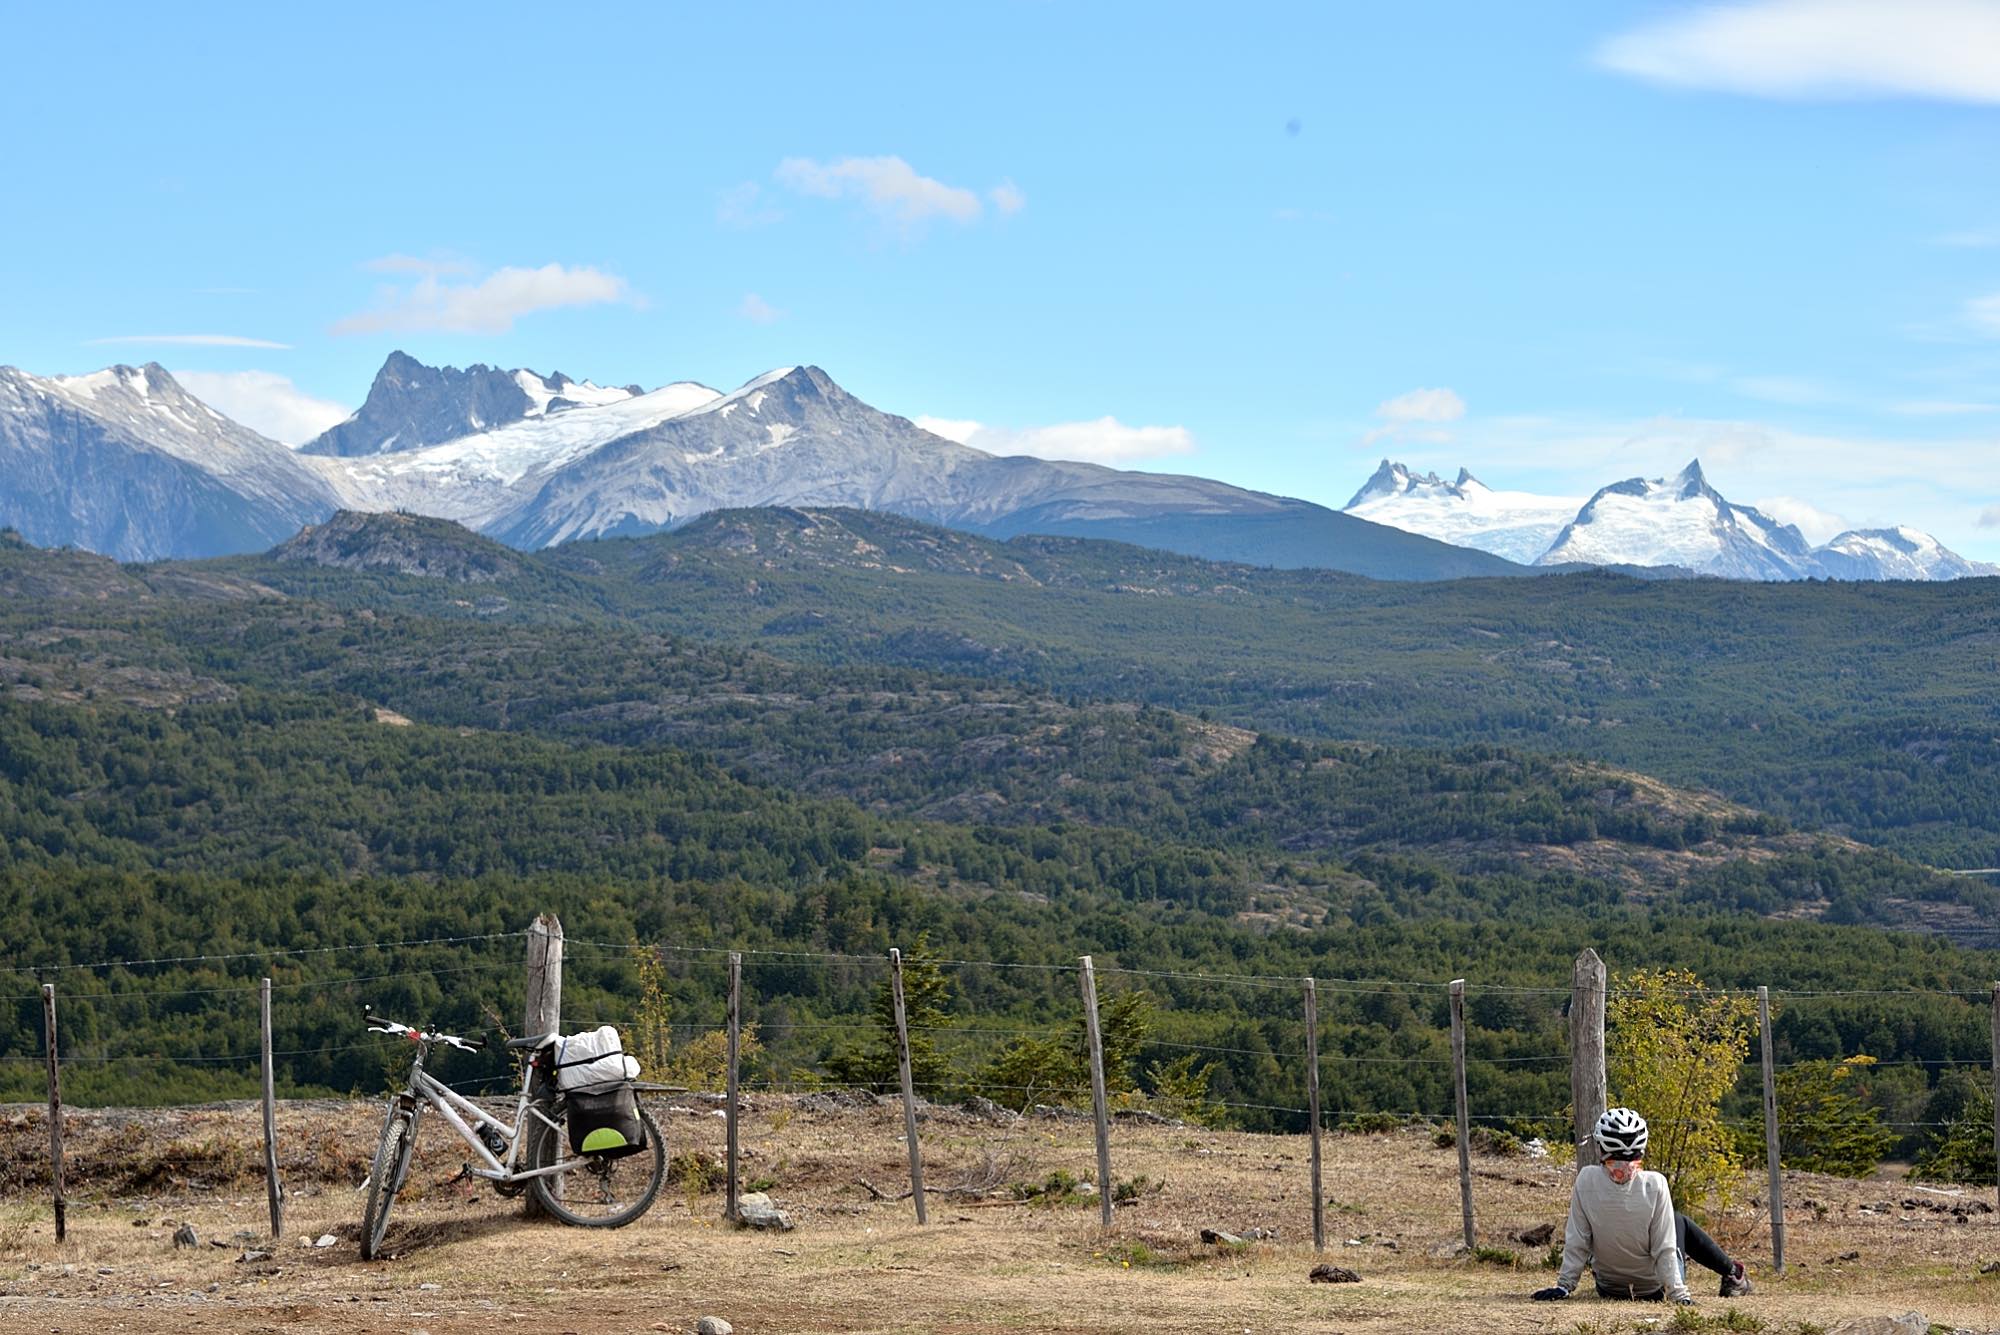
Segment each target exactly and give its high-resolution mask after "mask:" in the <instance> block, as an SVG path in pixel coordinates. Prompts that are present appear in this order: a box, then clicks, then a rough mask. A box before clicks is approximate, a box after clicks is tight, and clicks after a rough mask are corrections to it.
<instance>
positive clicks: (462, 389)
mask: <svg viewBox="0 0 2000 1335" xmlns="http://www.w3.org/2000/svg"><path fill="white" fill-rule="evenodd" d="M641 392H642V391H641V390H640V389H639V387H638V386H637V385H627V386H625V387H623V388H609V389H607V388H605V387H604V386H602V385H593V384H591V383H590V382H589V381H587V380H584V381H577V380H571V379H570V378H569V377H568V376H566V375H564V374H563V373H562V372H561V371H557V372H556V373H555V374H554V375H551V376H541V375H537V374H535V372H533V371H527V370H514V371H501V370H496V369H495V368H493V367H491V366H484V365H473V366H468V367H466V368H465V369H464V370H462V371H461V370H459V369H458V368H457V367H455V366H426V365H424V364H423V363H422V362H420V361H418V360H417V359H416V358H414V357H412V356H410V355H409V354H408V353H405V352H401V351H398V352H392V353H390V354H389V359H388V360H387V361H385V362H383V363H382V369H381V370H380V371H377V372H376V373H375V383H374V384H372V385H370V386H369V387H368V398H367V401H366V402H364V403H363V404H362V405H361V407H360V408H359V409H358V410H356V411H355V413H354V415H353V416H351V417H349V418H348V419H347V420H346V421H344V422H341V423H339V424H338V425H336V426H333V427H331V428H329V429H328V430H326V431H325V432H322V433H321V434H320V435H319V436H317V437H315V438H314V439H312V440H310V441H308V442H306V444H304V445H303V446H301V447H300V452H301V453H304V454H330V455H338V456H351V455H369V454H384V453H387V452H389V451H392V450H414V449H421V448H422V447H424V446H426V445H436V444H439V443H441V442H443V441H447V440H456V439H458V438H459V437H461V436H465V435H469V434H472V433H474V432H480V431H486V430H489V429H492V428H495V427H502V426H505V425H507V424H508V423H510V422H519V421H522V420H524V419H527V418H533V417H547V416H551V415H553V414H556V413H559V412H562V411H564V410H565V409H569V408H577V407H599V406H602V405H604V404H610V403H617V402H618V401H619V400H621V399H629V398H632V397H634V396H635V395H638V394H640V393H641Z"/></svg>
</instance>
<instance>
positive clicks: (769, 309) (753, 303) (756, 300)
mask: <svg viewBox="0 0 2000 1335" xmlns="http://www.w3.org/2000/svg"><path fill="white" fill-rule="evenodd" d="M736 313H737V314H738V315H740V316H742V317H743V318H744V319H746V320H748V321H749V322H750V323H752V324H773V323H775V322H777V321H779V320H782V319H783V318H784V316H785V313H784V312H783V311H781V310H779V309H778V308H777V307H776V306H773V305H772V304H771V303H770V302H768V301H766V300H764V299H763V298H762V297H760V296H758V295H757V294H756V293H755V292H750V293H746V294H745V295H744V297H743V301H742V304H740V305H739V306H737V308H736Z"/></svg>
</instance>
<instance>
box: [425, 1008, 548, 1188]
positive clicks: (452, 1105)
mask: <svg viewBox="0 0 2000 1335" xmlns="http://www.w3.org/2000/svg"><path fill="white" fill-rule="evenodd" d="M430 1047H431V1045H430V1043H429V1042H425V1041H420V1042H418V1044H417V1056H416V1060H415V1061H413V1062H412V1063H411V1064H410V1078H409V1083H408V1084H407V1085H406V1086H405V1087H404V1089H403V1091H402V1093H401V1094H400V1095H398V1096H397V1097H398V1100H399V1101H400V1102H402V1103H404V1104H406V1105H408V1106H410V1107H411V1108H412V1111H413V1112H414V1111H415V1110H416V1105H417V1103H418V1101H419V1100H422V1102H423V1103H426V1104H429V1105H430V1106H431V1107H433V1108H435V1109H437V1111H438V1115H439V1116H441V1117H443V1118H444V1120H445V1122H446V1124H447V1125H449V1126H450V1127H451V1129H452V1130H454V1131H456V1132H457V1133H458V1135H459V1139H461V1140H463V1141H464V1142H465V1143H466V1146H467V1147H468V1148H469V1149H471V1151H472V1152H473V1153H474V1154H476V1155H478V1156H479V1162H480V1164H482V1165H484V1166H483V1167H479V1166H474V1165H472V1164H467V1165H466V1171H468V1172H470V1173H471V1174H472V1175H473V1176H474V1177H481V1178H485V1179H486V1180H487V1181H489V1182H500V1183H509V1184H511V1183H515V1182H526V1181H528V1180H529V1179H530V1178H537V1177H553V1176H555V1175H557V1174H559V1173H566V1172H568V1171H569V1170H570V1169H572V1168H575V1167H577V1166H579V1164H580V1162H581V1161H580V1160H576V1159H569V1160H566V1161H564V1162H562V1163H558V1164H552V1165H550V1166H549V1167H547V1168H527V1169H518V1168H517V1167H516V1165H517V1164H519V1163H520V1161H521V1154H522V1152H523V1151H524V1150H525V1149H526V1148H527V1137H526V1136H525V1135H523V1134H522V1133H523V1132H524V1131H526V1130H527V1129H528V1127H529V1126H530V1125H531V1123H530V1122H529V1120H528V1119H529V1118H531V1117H532V1118H534V1119H535V1120H537V1121H539V1122H541V1123H542V1125H543V1127H544V1128H545V1129H546V1130H547V1131H548V1132H549V1133H550V1134H552V1135H553V1134H555V1133H557V1132H558V1131H560V1129H561V1126H560V1124H559V1123H558V1122H556V1120H555V1119H554V1118H552V1117H550V1116H549V1115H548V1114H547V1113H545V1112H544V1111H543V1110H542V1109H541V1108H540V1107H537V1106H535V1102H534V1083H535V1072H534V1067H533V1065H532V1063H531V1064H530V1065H529V1067H528V1070H527V1075H526V1076H525V1078H524V1079H523V1080H522V1082H521V1093H520V1096H519V1100H518V1102H517V1103H516V1104H515V1108H514V1122H513V1125H511V1126H510V1125H508V1124H507V1123H505V1122H502V1121H500V1120H499V1119H498V1118H496V1117H494V1116H493V1115H492V1114H491V1113H488V1112H486V1111H485V1110H484V1109H482V1108H480V1107H479V1106H478V1105H477V1104H475V1103H473V1102H472V1100H470V1099H468V1098H466V1097H465V1096H464V1095H462V1094H460V1093H459V1092H458V1091H457V1090H455V1089H452V1088H451V1087H450V1086H448V1085H446V1084H445V1083H444V1082H443V1081H441V1080H439V1079H438V1078H437V1077H436V1076H434V1075H432V1074H431V1073H430V1072H429V1071H426V1070H425V1069H424V1058H425V1057H427V1056H429V1055H430ZM481 1129H485V1130H490V1131H492V1132H493V1133H494V1134H495V1135H497V1136H499V1137H500V1138H501V1139H502V1140H505V1141H506V1142H507V1157H506V1159H505V1160H504V1161H503V1160H501V1159H500V1158H499V1157H498V1156H496V1155H495V1154H494V1153H493V1151H492V1150H490V1149H488V1148H487V1147H486V1143H485V1142H484V1141H483V1140H481V1139H480V1138H479V1131H480V1130H481Z"/></svg>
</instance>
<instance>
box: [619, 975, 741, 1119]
mask: <svg viewBox="0 0 2000 1335" xmlns="http://www.w3.org/2000/svg"><path fill="white" fill-rule="evenodd" d="M638 959H639V1003H638V1006H637V1008H636V1010H635V1011H634V1013H633V1017H632V1028H631V1032H630V1033H628V1034H626V1035H625V1036H624V1037H625V1041H626V1043H627V1044H629V1049H628V1050H629V1051H630V1052H631V1054H632V1055H633V1056H634V1057H637V1058H638V1059H639V1069H640V1071H641V1072H642V1073H643V1074H644V1075H645V1076H646V1077H647V1078H648V1079H652V1080H660V1081H664V1082H665V1083H667V1084H671V1085H686V1086H687V1087H688V1088H689V1089H721V1088H722V1087H723V1086H724V1085H725V1084H726V1083H727V1081H728V1076H729V1033H728V1031H727V1030H724V1029H711V1030H709V1031H708V1032H707V1033H705V1034H695V1035H692V1036H691V1037H689V1038H688V1040H687V1041H686V1042H685V1043H678V1044H677V1043H675V1042H674V1027H673V1024H672V1019H673V1005H672V1002H671V1000H670V999H669V998H668V996H667V966H666V964H665V963H664V962H663V961H662V960H661V959H660V954H659V952H658V951H656V950H641V951H640V952H639V954H638ZM763 1050H764V1049H763V1044H761V1043H759V1042H758V1041H757V1026H756V1025H754V1024H746V1025H744V1026H743V1028H742V1031H741V1033H740V1034H739V1035H738V1039H737V1045H736V1059H737V1064H738V1066H739V1067H746V1066H749V1065H750V1064H752V1063H753V1062H754V1061H755V1060H756V1058H757V1057H758V1056H759V1055H760V1054H761V1053H762V1052H763Z"/></svg>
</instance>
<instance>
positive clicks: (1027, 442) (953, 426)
mask: <svg viewBox="0 0 2000 1335" xmlns="http://www.w3.org/2000/svg"><path fill="white" fill-rule="evenodd" d="M916 424H917V425H918V426H920V427H922V428H923V429H924V430H926V431H929V432H932V433H933V434H935V435H939V436H943V437H945V438H946V439H948V440H955V441H957V442H958V443H959V444H961V445H970V446H971V447H972V448H973V449H975V450H984V451H985V452H986V453H988V454H998V455H1013V454H1029V455H1033V456H1034V457H1036V458H1038V459H1069V460H1074V461H1077V462H1081V463H1094V464H1120V463H1130V462H1132V461H1134V460H1137V459H1161V458H1165V457H1167V456H1169V455H1175V454H1192V453H1194V448H1195V445H1194V434H1193V433H1192V432H1190V431H1189V430H1188V429H1187V428H1186V427H1180V426H1126V425H1125V424H1124V423H1123V422H1120V421H1119V420H1118V419H1117V418H1115V417H1100V418H1098V419H1097V420H1096V421H1093V422H1059V423H1057V424H1055V425H1054V426H1031V427H996V426H987V425H986V424H984V423H982V422H973V421H967V420H965V419H962V418H950V417H919V418H917V419H916Z"/></svg>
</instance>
